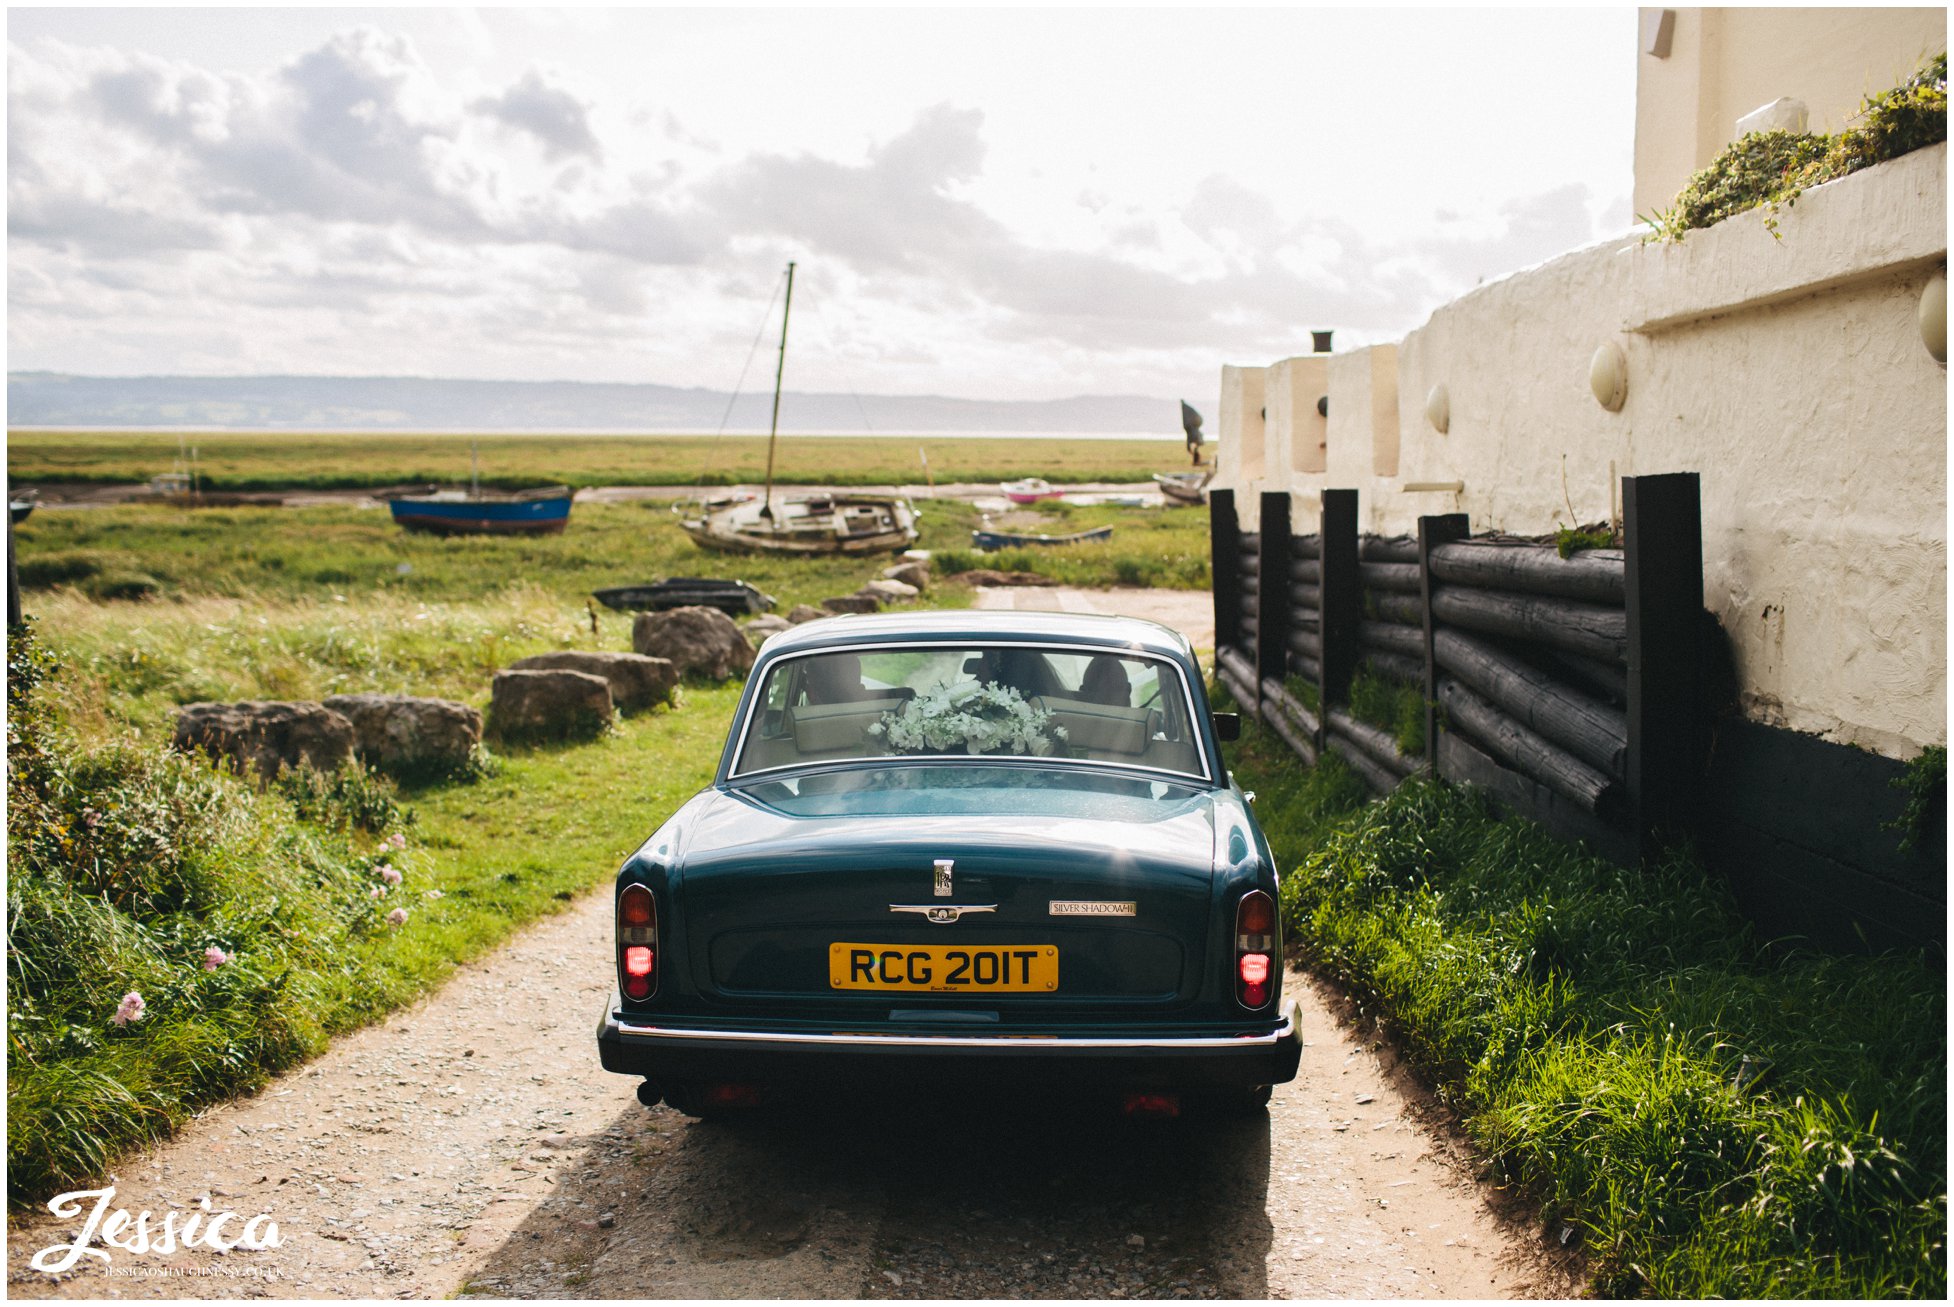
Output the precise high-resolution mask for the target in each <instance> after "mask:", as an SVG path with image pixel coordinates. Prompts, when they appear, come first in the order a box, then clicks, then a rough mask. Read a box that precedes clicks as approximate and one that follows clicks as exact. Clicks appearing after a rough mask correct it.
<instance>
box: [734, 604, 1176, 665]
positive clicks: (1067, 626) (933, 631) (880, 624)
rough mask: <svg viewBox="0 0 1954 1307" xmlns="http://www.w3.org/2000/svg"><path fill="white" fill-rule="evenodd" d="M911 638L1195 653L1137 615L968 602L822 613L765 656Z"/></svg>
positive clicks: (769, 646)
mask: <svg viewBox="0 0 1954 1307" xmlns="http://www.w3.org/2000/svg"><path fill="white" fill-rule="evenodd" d="M911 640H913V641H916V642H918V643H923V642H928V643H940V642H944V641H952V640H969V641H975V642H993V641H999V640H1007V641H1013V642H1020V641H1021V642H1027V643H1040V644H1043V643H1051V642H1060V643H1065V644H1088V645H1101V646H1106V647H1111V648H1122V649H1133V650H1137V651H1140V652H1145V653H1156V654H1165V655H1168V656H1171V657H1180V658H1185V659H1188V660H1189V661H1192V659H1193V654H1194V651H1193V649H1192V648H1191V647H1190V646H1189V645H1188V642H1187V637H1186V636H1184V635H1182V634H1181V633H1180V632H1179V631H1176V630H1173V629H1172V628H1170V627H1166V626H1162V625H1161V624H1160V623H1158V622H1149V621H1146V620H1144V619H1142V618H1138V617H1112V616H1107V615H1104V614H1100V613H1051V612H1026V611H1023V610H1020V609H1004V610H1000V609H968V608H966V609H926V610H922V611H917V612H905V613H875V614H862V615H852V614H851V615H848V616H842V617H823V618H817V619H816V620H814V621H811V622H802V623H801V624H800V625H799V626H793V627H789V628H788V629H787V630H785V631H781V632H779V633H777V634H775V635H774V636H772V637H771V638H770V639H768V640H767V642H766V645H765V649H764V655H763V656H764V657H767V658H775V657H780V656H782V655H786V654H793V653H806V652H808V651H809V650H812V649H828V648H834V647H835V646H837V645H848V644H871V643H873V644H887V643H900V642H906V641H911Z"/></svg>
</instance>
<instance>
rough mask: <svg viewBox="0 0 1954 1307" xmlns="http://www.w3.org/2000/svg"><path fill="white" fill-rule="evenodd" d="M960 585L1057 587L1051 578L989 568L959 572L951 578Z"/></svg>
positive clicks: (1030, 573)
mask: <svg viewBox="0 0 1954 1307" xmlns="http://www.w3.org/2000/svg"><path fill="white" fill-rule="evenodd" d="M950 579H951V580H952V581H954V582H956V583H957V584H958V585H1057V584H1058V582H1056V581H1054V580H1052V578H1051V577H1049V576H1040V575H1038V573H1036V572H994V571H992V570H991V569H990V568H988V567H977V568H972V569H971V570H970V571H968V572H958V573H957V574H956V575H955V576H953V577H951V578H950Z"/></svg>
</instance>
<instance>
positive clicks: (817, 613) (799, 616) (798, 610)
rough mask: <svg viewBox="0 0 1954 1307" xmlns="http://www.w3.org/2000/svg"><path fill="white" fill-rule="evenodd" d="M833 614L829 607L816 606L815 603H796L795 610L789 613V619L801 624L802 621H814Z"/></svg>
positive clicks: (796, 624) (795, 623) (797, 624)
mask: <svg viewBox="0 0 1954 1307" xmlns="http://www.w3.org/2000/svg"><path fill="white" fill-rule="evenodd" d="M833 616H834V614H833V613H831V612H829V611H828V610H827V609H825V608H816V607H815V606H814V605H813V604H795V605H794V607H793V610H792V611H791V612H789V613H788V614H787V620H788V621H789V622H792V623H793V624H794V625H795V626H799V625H800V624H801V623H802V622H812V621H816V620H818V619H820V618H823V617H833Z"/></svg>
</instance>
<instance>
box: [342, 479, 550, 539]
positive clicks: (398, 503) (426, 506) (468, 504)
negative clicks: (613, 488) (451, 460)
mask: <svg viewBox="0 0 1954 1307" xmlns="http://www.w3.org/2000/svg"><path fill="white" fill-rule="evenodd" d="M574 494H575V492H574V491H572V490H571V489H570V488H569V487H568V486H542V487H539V488H537V489H534V490H517V491H513V492H497V491H493V490H482V489H479V488H476V487H471V488H469V489H467V490H461V489H453V490H441V489H435V488H432V487H430V488H429V489H427V490H421V491H409V492H405V493H399V492H396V493H393V494H383V495H380V496H378V498H381V499H384V500H386V502H387V507H388V508H389V509H390V510H392V512H393V519H394V521H395V522H396V523H398V524H399V525H400V526H402V527H405V528H406V529H407V530H409V531H420V532H425V533H427V534H429V535H443V536H451V535H557V534H559V533H560V532H562V530H563V528H564V527H566V526H568V525H569V523H570V501H571V497H572V496H573V495H574Z"/></svg>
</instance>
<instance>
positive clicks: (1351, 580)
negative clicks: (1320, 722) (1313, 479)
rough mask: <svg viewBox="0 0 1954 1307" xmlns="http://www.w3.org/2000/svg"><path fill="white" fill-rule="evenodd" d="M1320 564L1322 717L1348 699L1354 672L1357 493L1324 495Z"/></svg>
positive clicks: (1358, 599)
mask: <svg viewBox="0 0 1954 1307" xmlns="http://www.w3.org/2000/svg"><path fill="white" fill-rule="evenodd" d="M1318 539H1319V540H1320V541H1321V548H1322V559H1323V602H1322V607H1321V608H1320V609H1319V610H1318V612H1319V614H1320V616H1321V618H1322V625H1321V628H1320V629H1321V632H1322V636H1323V659H1322V670H1323V681H1322V685H1321V689H1322V692H1323V716H1324V720H1325V721H1328V720H1329V710H1330V705H1331V704H1333V703H1346V702H1348V701H1349V699H1350V678H1351V676H1352V675H1353V674H1354V673H1355V672H1356V670H1357V650H1358V645H1357V631H1358V628H1359V627H1360V626H1362V625H1363V621H1364V591H1363V579H1362V576H1361V574H1360V573H1359V572H1358V570H1357V492H1356V491H1355V490H1325V491H1324V492H1323V515H1322V525H1321V527H1320V529H1319V531H1318Z"/></svg>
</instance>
